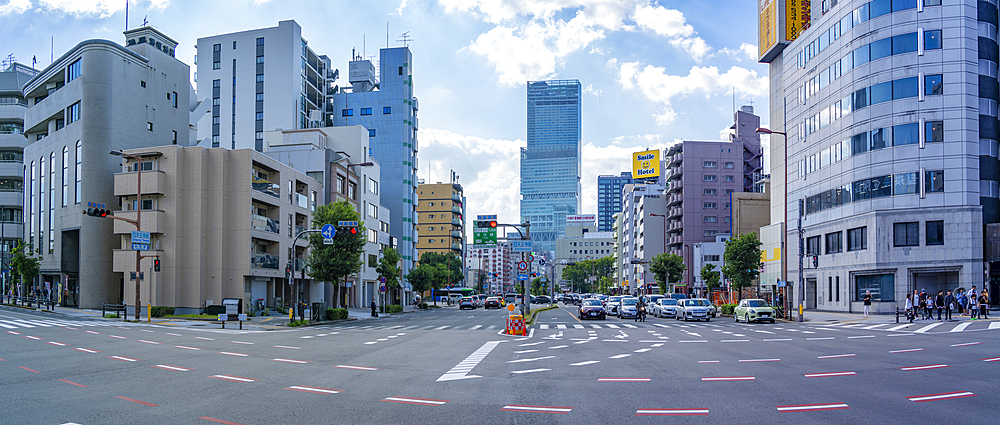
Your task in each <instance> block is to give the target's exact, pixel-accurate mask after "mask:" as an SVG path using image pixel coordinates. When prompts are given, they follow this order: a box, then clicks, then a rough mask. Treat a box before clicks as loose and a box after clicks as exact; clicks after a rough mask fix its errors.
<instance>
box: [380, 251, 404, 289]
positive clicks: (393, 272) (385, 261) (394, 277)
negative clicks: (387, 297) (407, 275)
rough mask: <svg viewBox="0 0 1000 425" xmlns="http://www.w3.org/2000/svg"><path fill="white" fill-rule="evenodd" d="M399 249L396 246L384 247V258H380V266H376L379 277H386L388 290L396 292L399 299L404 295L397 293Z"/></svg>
mask: <svg viewBox="0 0 1000 425" xmlns="http://www.w3.org/2000/svg"><path fill="white" fill-rule="evenodd" d="M398 264H399V251H397V250H396V248H384V249H382V258H379V260H378V266H377V267H375V272H377V273H378V276H379V277H384V278H385V287H386V290H388V291H392V293H396V294H397V295H396V296H397V298H396V299H398V300H401V299H402V297H400V296H399V294H398V293H397V289H399V287H400V286H399V266H398Z"/></svg>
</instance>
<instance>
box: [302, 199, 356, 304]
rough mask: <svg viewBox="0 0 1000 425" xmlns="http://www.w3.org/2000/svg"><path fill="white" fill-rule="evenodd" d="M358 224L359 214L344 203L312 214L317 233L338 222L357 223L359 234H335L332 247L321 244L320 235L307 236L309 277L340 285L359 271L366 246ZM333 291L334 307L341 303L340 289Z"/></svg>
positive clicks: (343, 232)
mask: <svg viewBox="0 0 1000 425" xmlns="http://www.w3.org/2000/svg"><path fill="white" fill-rule="evenodd" d="M359 220H360V217H358V212H357V211H355V210H354V206H353V205H351V204H350V203H349V202H347V201H346V200H343V201H340V202H336V203H333V204H327V205H321V206H320V207H319V208H317V209H316V213H315V214H313V228H314V229H319V228H321V227H323V225H324V224H333V225H334V226H336V225H337V222H338V221H358V233H357V234H351V233H350V232H346V231H338V232H337V235H336V236H334V237H333V244H330V245H325V244H324V243H323V235H320V234H319V233H311V234H309V261H308V264H309V276H310V277H312V278H313V279H316V280H319V281H323V282H340V281H342V280H345V279H346V278H347V276H350V275H352V274H355V273H358V272H359V271H361V267H362V265H363V261H362V259H361V254H362V253H363V252H364V248H365V244H366V243H368V235H367V232H365V231H364V230H365V223H364V222H363V221H359ZM333 288H334V289H333V299H334V300H335V301H334V303H337V302H338V300H340V296H339V294H338V292H339V288H340V285H339V284H335V285H333ZM335 306H336V305H335Z"/></svg>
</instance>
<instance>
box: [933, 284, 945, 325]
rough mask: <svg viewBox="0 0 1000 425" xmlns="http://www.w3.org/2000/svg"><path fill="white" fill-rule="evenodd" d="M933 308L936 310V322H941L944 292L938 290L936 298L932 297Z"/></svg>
mask: <svg viewBox="0 0 1000 425" xmlns="http://www.w3.org/2000/svg"><path fill="white" fill-rule="evenodd" d="M934 307H936V308H937V313H938V322H940V321H941V313H943V312H944V291H942V290H940V289H938V293H937V296H936V297H934Z"/></svg>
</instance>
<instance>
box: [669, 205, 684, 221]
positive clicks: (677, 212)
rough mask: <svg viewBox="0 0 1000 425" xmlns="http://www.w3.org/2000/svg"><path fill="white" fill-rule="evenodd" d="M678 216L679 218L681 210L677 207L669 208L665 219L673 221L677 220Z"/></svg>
mask: <svg viewBox="0 0 1000 425" xmlns="http://www.w3.org/2000/svg"><path fill="white" fill-rule="evenodd" d="M680 216H681V209H680V208H677V207H674V208H671V209H670V211H668V212H667V219H675V218H679V217H680Z"/></svg>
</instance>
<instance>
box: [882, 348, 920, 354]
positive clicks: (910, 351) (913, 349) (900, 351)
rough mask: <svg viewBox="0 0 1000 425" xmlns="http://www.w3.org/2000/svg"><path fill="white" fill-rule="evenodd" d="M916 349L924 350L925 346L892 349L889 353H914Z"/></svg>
mask: <svg viewBox="0 0 1000 425" xmlns="http://www.w3.org/2000/svg"><path fill="white" fill-rule="evenodd" d="M914 351H924V349H923V348H910V349H906V350H894V351H890V352H889V354H899V353H912V352H914Z"/></svg>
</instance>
